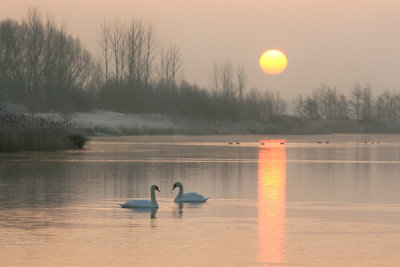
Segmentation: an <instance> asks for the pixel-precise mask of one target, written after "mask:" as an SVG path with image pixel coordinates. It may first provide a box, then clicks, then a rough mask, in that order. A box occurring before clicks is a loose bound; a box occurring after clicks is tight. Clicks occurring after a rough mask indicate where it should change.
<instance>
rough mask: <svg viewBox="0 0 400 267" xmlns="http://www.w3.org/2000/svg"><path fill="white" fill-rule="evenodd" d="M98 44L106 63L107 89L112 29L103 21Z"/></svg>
mask: <svg viewBox="0 0 400 267" xmlns="http://www.w3.org/2000/svg"><path fill="white" fill-rule="evenodd" d="M97 40H98V44H99V47H100V57H101V58H102V61H103V63H104V72H105V79H106V80H105V82H106V87H108V84H109V67H110V60H111V29H110V25H109V24H108V23H107V22H106V21H105V20H103V22H102V23H101V26H100V34H99V35H98V38H97Z"/></svg>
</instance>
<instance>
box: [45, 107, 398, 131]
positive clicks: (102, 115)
mask: <svg viewBox="0 0 400 267" xmlns="http://www.w3.org/2000/svg"><path fill="white" fill-rule="evenodd" d="M38 115H39V116H41V117H42V118H49V117H53V118H55V119H58V120H62V119H63V116H61V115H60V114H54V113H41V114H38ZM64 117H67V118H68V121H70V122H71V123H73V124H74V125H76V126H77V128H78V129H79V131H80V132H82V133H84V134H85V135H87V136H122V135H246V134H281V135H294V134H296V135H297V134H310V135H311V134H335V133H399V132H400V129H397V128H393V129H388V128H385V127H384V126H380V125H378V124H371V125H370V124H361V123H357V122H355V121H352V120H302V119H299V118H297V117H293V116H290V115H280V116H277V117H276V118H274V119H273V120H271V121H270V122H268V123H265V122H257V121H252V120H237V121H232V120H209V119H191V118H187V117H183V116H176V115H175V116H174V115H166V114H126V113H118V112H110V111H95V112H91V113H73V114H70V115H68V116H65V115H64Z"/></svg>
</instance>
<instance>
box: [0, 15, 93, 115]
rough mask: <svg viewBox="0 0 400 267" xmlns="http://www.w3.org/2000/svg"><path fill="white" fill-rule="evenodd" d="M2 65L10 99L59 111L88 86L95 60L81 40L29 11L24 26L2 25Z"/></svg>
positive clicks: (7, 22) (18, 24)
mask: <svg viewBox="0 0 400 267" xmlns="http://www.w3.org/2000/svg"><path fill="white" fill-rule="evenodd" d="M0 65H1V66H0V78H1V79H2V80H1V81H0V83H4V84H7V90H8V92H7V96H8V97H9V100H11V101H13V102H16V103H22V104H26V105H28V106H29V107H30V108H32V109H47V110H48V109H56V110H59V109H65V108H67V106H69V105H71V104H72V103H71V102H72V101H71V100H68V99H69V98H70V97H71V95H72V94H73V93H74V92H76V91H77V90H85V87H86V86H88V83H89V80H90V79H89V76H90V73H91V69H92V68H93V61H92V58H91V56H90V54H89V53H88V52H87V51H86V50H85V49H84V48H83V47H82V46H81V44H80V41H79V39H76V38H73V37H72V36H71V35H69V34H68V33H67V32H66V30H65V28H64V27H59V26H57V25H56V24H55V22H54V20H53V19H52V18H51V17H48V18H47V19H46V20H44V19H43V18H42V16H41V15H40V13H39V11H38V10H37V9H30V10H29V12H28V16H27V18H26V19H25V20H23V21H22V22H21V23H18V22H14V21H11V20H6V21H3V22H2V23H1V24H0Z"/></svg>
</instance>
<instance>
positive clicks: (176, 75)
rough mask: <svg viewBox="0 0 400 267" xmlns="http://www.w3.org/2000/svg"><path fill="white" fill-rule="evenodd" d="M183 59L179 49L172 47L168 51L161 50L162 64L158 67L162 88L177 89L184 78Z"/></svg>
mask: <svg viewBox="0 0 400 267" xmlns="http://www.w3.org/2000/svg"><path fill="white" fill-rule="evenodd" d="M182 64H183V61H182V57H181V54H180V50H179V47H178V46H176V45H171V46H169V47H168V48H167V49H164V48H162V49H161V55H160V64H159V67H158V73H159V77H160V78H159V79H160V84H161V87H165V88H169V89H171V88H175V87H176V85H177V83H178V81H179V80H180V79H181V78H182V75H183V69H182Z"/></svg>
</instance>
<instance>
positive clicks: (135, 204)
mask: <svg viewBox="0 0 400 267" xmlns="http://www.w3.org/2000/svg"><path fill="white" fill-rule="evenodd" d="M155 190H157V191H158V192H160V190H159V189H158V186H157V185H155V184H154V185H152V186H151V188H150V193H151V200H150V201H149V200H147V199H134V200H131V201H128V202H126V203H124V204H120V205H121V207H122V208H156V209H157V208H158V203H157V200H156V193H155Z"/></svg>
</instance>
